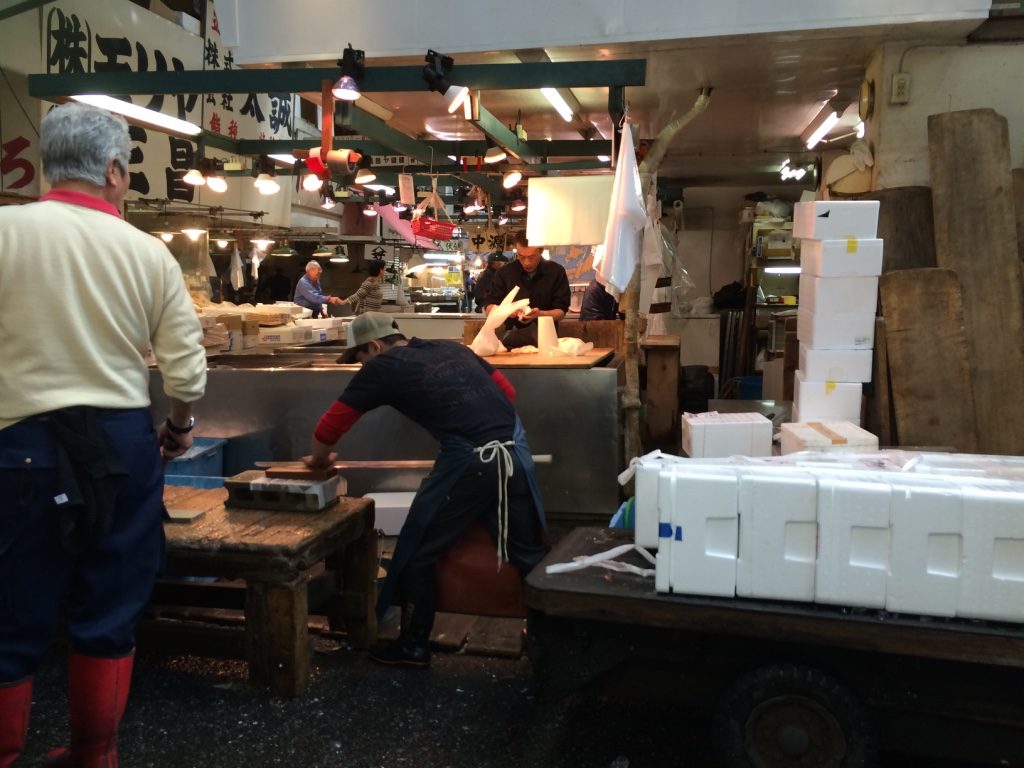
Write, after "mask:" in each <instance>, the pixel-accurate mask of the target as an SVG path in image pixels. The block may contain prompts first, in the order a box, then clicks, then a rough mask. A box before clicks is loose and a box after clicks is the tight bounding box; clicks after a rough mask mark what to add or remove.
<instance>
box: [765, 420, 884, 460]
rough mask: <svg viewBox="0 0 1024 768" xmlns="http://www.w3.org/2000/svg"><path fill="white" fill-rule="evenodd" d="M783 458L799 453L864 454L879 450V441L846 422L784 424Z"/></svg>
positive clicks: (865, 431) (781, 431)
mask: <svg viewBox="0 0 1024 768" xmlns="http://www.w3.org/2000/svg"><path fill="white" fill-rule="evenodd" d="M779 436H780V443H781V446H782V455H783V456H786V455H788V454H790V453H797V452H799V451H821V452H823V453H832V452H842V453H849V452H851V451H852V452H855V453H863V452H865V451H877V450H878V438H877V437H876V436H875V435H873V434H871V433H870V432H868V431H867V430H866V429H861V428H860V427H858V426H857V425H856V424H853V423H852V422H849V421H807V422H796V423H791V424H790V423H787V424H783V425H782V427H781V428H780V430H779Z"/></svg>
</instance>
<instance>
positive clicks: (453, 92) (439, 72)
mask: <svg viewBox="0 0 1024 768" xmlns="http://www.w3.org/2000/svg"><path fill="white" fill-rule="evenodd" d="M424 60H425V61H426V62H427V66H425V67H424V68H423V79H424V80H426V81H427V85H428V86H430V90H432V91H437V92H438V93H440V94H443V95H444V100H445V104H446V106H447V108H448V113H449V114H451V113H453V112H455V111H456V110H458V108H459V107H461V106H462V103H463V102H464V101H465V100H466V99H468V98H469V88H467V87H466V86H464V85H455V84H454V83H452V82H451V81H450V80H448V74H449V73H450V72H451V71H452V67H453V66H454V65H455V61H454V60H453V59H452V57H451V56H442V55H441V54H440V53H438V52H437V51H433V50H428V51H427V55H426V57H425V59H424Z"/></svg>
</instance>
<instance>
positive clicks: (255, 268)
mask: <svg viewBox="0 0 1024 768" xmlns="http://www.w3.org/2000/svg"><path fill="white" fill-rule="evenodd" d="M265 258H266V256H265V255H264V254H263V251H261V250H260V249H259V248H257V247H256V246H255V245H254V246H253V247H252V253H251V254H250V255H249V259H250V260H251V261H252V270H251V271H252V279H253V280H258V279H259V277H260V264H261V263H262V262H263V259H265Z"/></svg>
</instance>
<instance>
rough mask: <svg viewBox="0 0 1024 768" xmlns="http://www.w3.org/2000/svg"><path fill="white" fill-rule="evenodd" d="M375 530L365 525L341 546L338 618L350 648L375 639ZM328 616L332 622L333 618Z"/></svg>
mask: <svg viewBox="0 0 1024 768" xmlns="http://www.w3.org/2000/svg"><path fill="white" fill-rule="evenodd" d="M377 546H378V537H377V531H376V530H375V529H374V527H373V526H372V525H370V526H367V528H366V529H365V530H364V531H363V535H362V536H360V537H359V538H358V539H356V540H355V541H353V542H351V543H350V544H349V545H348V546H347V547H346V548H345V554H344V557H343V558H342V561H341V563H339V568H340V572H341V585H342V595H341V601H340V602H341V605H342V606H344V613H343V616H342V617H341V619H342V620H343V621H344V623H345V626H346V628H347V630H348V640H349V643H350V644H351V645H352V647H353V648H369V647H370V646H371V645H372V644H373V642H374V641H375V640H376V639H377V569H378V567H379V566H378V561H379V558H378V555H377ZM334 620H335V619H334V618H332V624H333V622H334Z"/></svg>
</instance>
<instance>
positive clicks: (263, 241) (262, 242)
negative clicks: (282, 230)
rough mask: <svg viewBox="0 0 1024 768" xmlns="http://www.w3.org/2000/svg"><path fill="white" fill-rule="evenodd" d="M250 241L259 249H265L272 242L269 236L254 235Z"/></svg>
mask: <svg viewBox="0 0 1024 768" xmlns="http://www.w3.org/2000/svg"><path fill="white" fill-rule="evenodd" d="M250 242H252V244H253V245H255V246H256V247H257V248H259V249H260V250H261V251H266V250H267V248H269V247H270V246H272V245H273V244H274V241H273V240H272V239H270V238H269V237H254V238H253V239H252V240H251V241H250Z"/></svg>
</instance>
